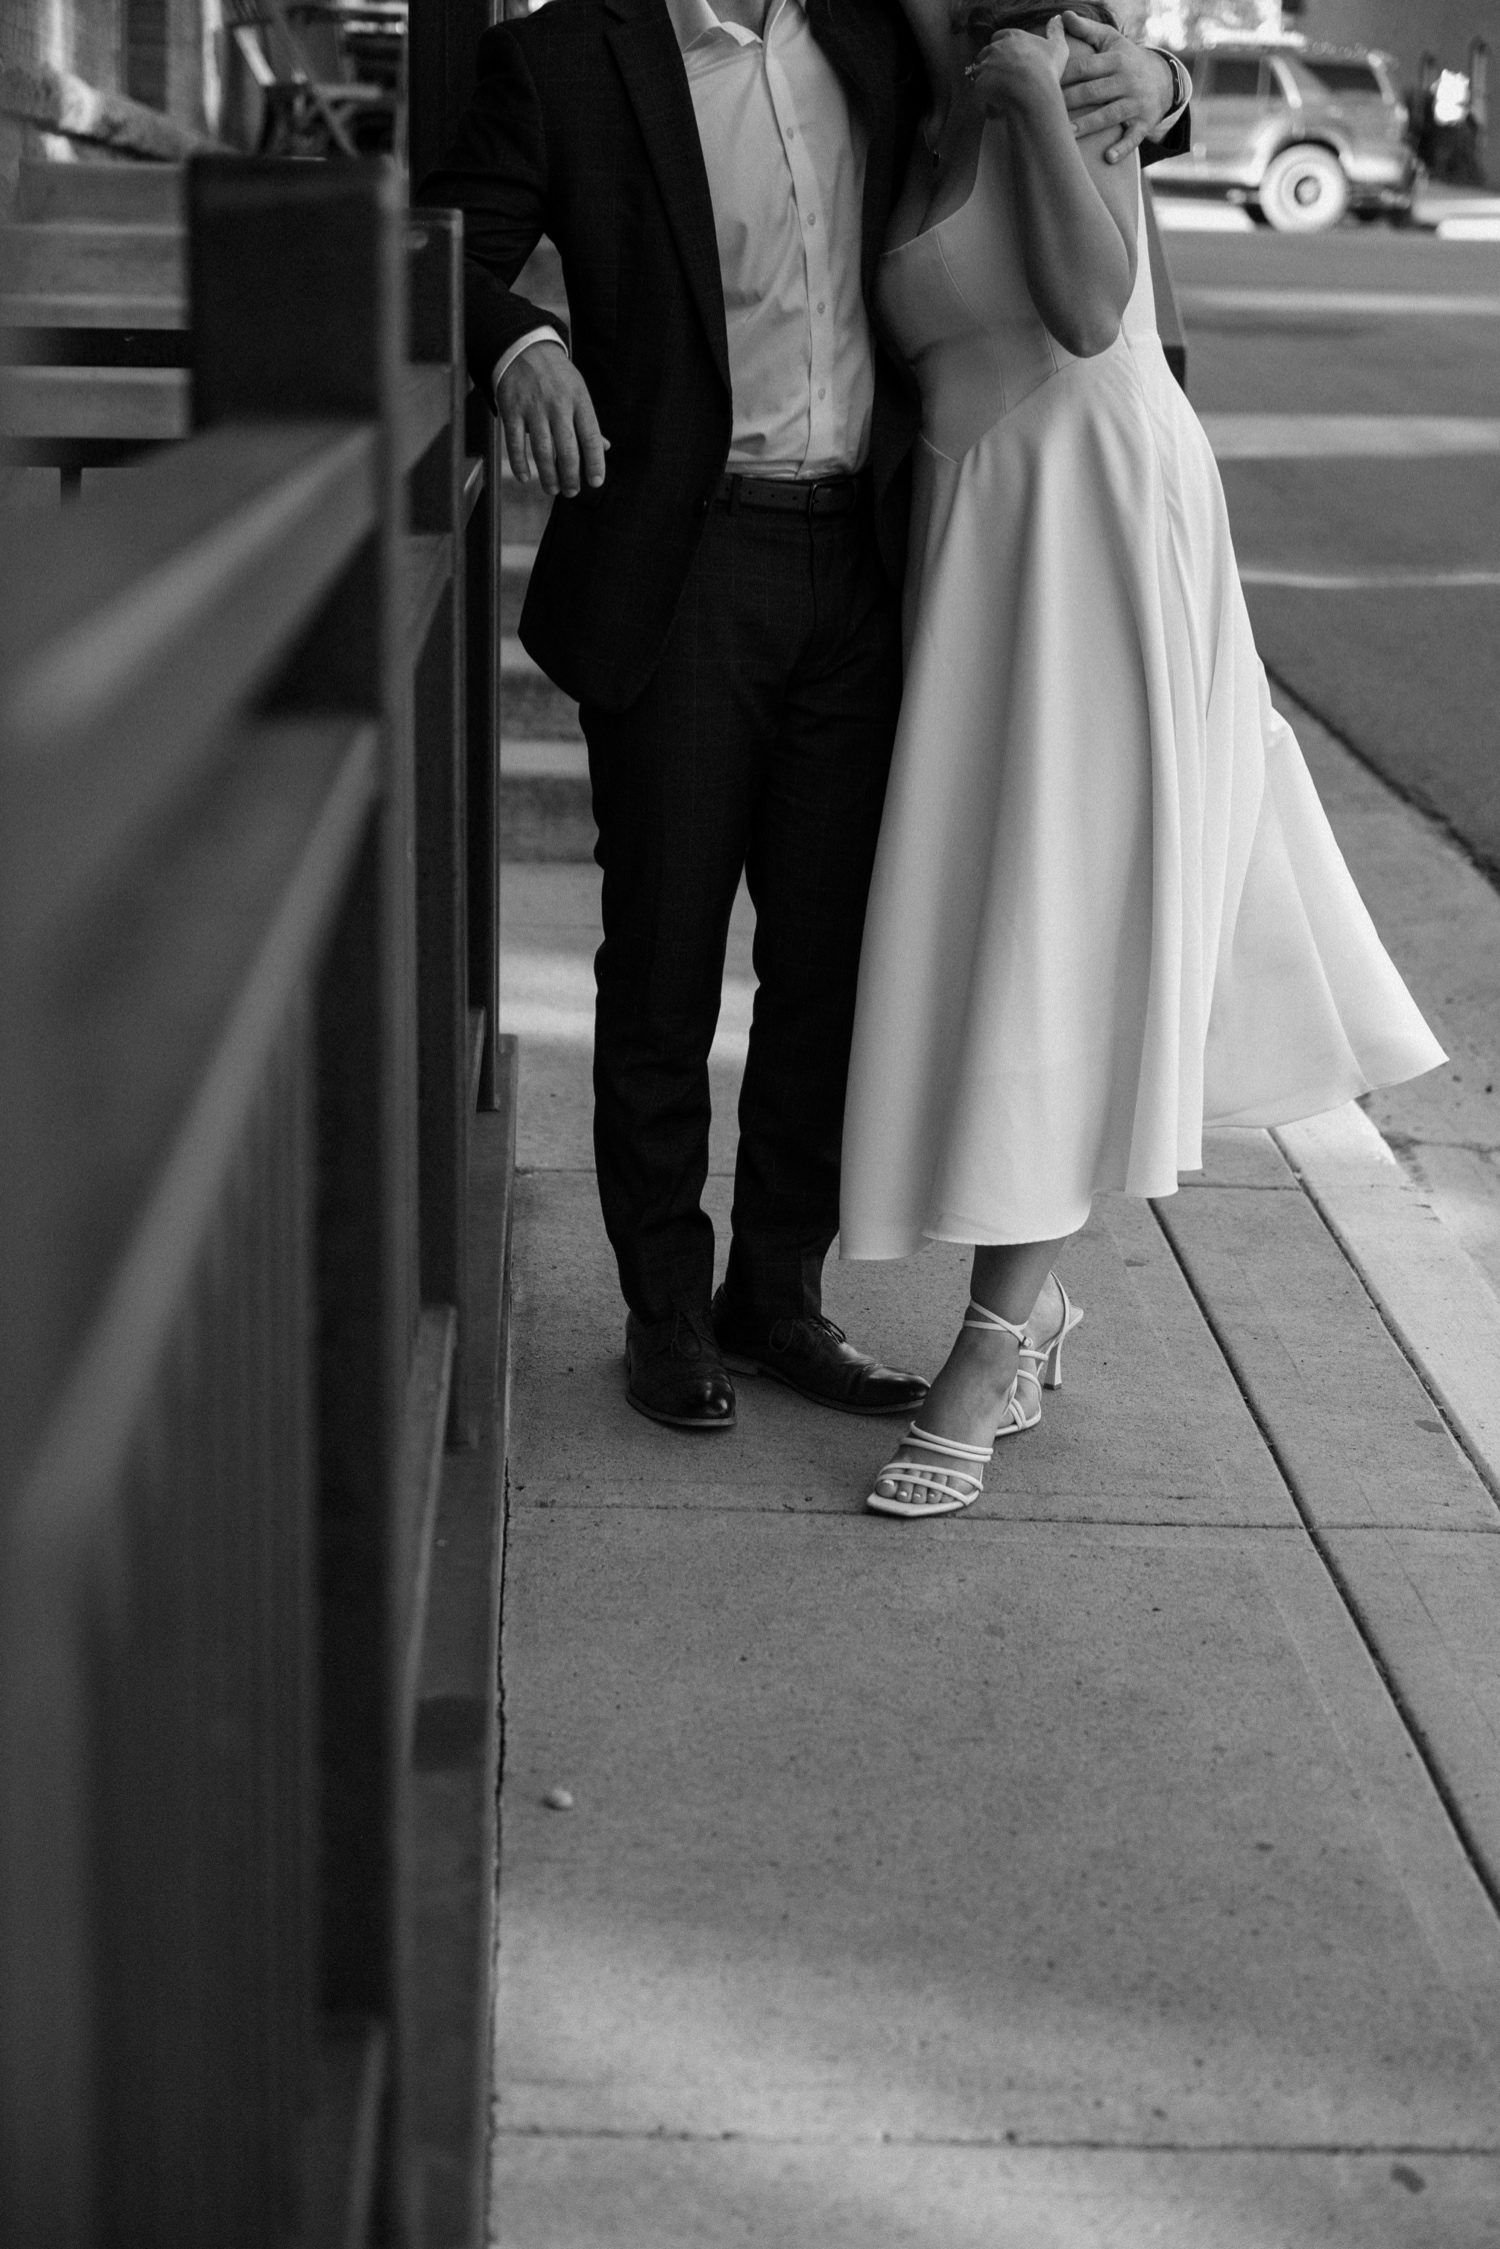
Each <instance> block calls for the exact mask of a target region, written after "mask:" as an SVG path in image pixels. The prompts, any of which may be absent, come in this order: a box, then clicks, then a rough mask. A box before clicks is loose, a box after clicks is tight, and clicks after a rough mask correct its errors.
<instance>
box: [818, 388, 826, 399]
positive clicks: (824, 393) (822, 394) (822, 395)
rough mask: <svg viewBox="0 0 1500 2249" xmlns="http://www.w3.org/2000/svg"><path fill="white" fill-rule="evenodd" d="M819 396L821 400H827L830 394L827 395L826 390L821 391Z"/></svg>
mask: <svg viewBox="0 0 1500 2249" xmlns="http://www.w3.org/2000/svg"><path fill="white" fill-rule="evenodd" d="M818 396H819V398H826V397H827V396H828V393H827V391H826V390H820V391H819V392H818Z"/></svg>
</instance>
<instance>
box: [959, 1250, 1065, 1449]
mask: <svg viewBox="0 0 1500 2249" xmlns="http://www.w3.org/2000/svg"><path fill="white" fill-rule="evenodd" d="M1047 1277H1048V1279H1049V1280H1053V1281H1057V1293H1058V1295H1059V1296H1060V1297H1061V1298H1062V1307H1063V1310H1062V1325H1061V1326H1060V1327H1059V1328H1058V1331H1057V1333H1056V1335H1054V1336H1053V1337H1052V1338H1051V1340H1050V1342H1047V1343H1033V1342H1032V1341H1031V1339H1030V1337H1029V1336H1028V1337H1027V1338H1026V1340H1025V1341H1024V1342H1023V1343H1022V1345H1021V1350H1020V1361H1021V1363H1020V1365H1019V1366H1018V1367H1017V1369H1016V1394H1015V1397H1014V1399H1013V1400H1012V1403H1011V1408H1010V1411H1009V1412H1008V1413H1007V1415H1006V1418H1005V1419H1004V1421H1002V1422H1001V1424H1000V1427H999V1428H998V1429H997V1430H996V1431H995V1435H996V1436H997V1437H1019V1436H1020V1435H1021V1433H1022V1431H1023V1430H1026V1429H1035V1428H1036V1427H1037V1426H1038V1424H1039V1423H1040V1421H1041V1418H1042V1392H1043V1390H1044V1389H1046V1390H1060V1389H1061V1388H1062V1355H1063V1345H1064V1344H1065V1343H1066V1342H1067V1340H1068V1337H1069V1336H1070V1335H1071V1334H1072V1333H1073V1330H1074V1329H1075V1328H1076V1327H1078V1326H1079V1325H1080V1324H1081V1323H1082V1320H1083V1314H1082V1312H1081V1311H1080V1310H1079V1308H1078V1306H1077V1305H1076V1304H1075V1303H1074V1302H1073V1299H1072V1298H1071V1297H1070V1296H1069V1294H1068V1292H1067V1290H1066V1289H1065V1288H1064V1287H1063V1285H1062V1282H1061V1281H1058V1280H1057V1275H1056V1274H1055V1273H1049V1274H1048V1276H1047ZM973 1309H974V1310H975V1311H982V1310H983V1309H984V1308H983V1306H982V1305H975V1306H974V1307H973ZM972 1324H973V1325H974V1326H976V1327H977V1326H978V1325H979V1324H980V1323H979V1322H978V1321H975V1322H973V1323H972ZM1000 1325H1001V1326H1004V1325H1005V1322H1003V1321H1002V1322H1001V1323H1000Z"/></svg>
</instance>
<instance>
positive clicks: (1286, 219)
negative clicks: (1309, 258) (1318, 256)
mask: <svg viewBox="0 0 1500 2249" xmlns="http://www.w3.org/2000/svg"><path fill="white" fill-rule="evenodd" d="M1348 202H1349V196H1348V190H1347V188H1346V187H1345V184H1344V177H1343V173H1342V171H1341V170H1340V169H1339V167H1338V165H1337V164H1336V163H1335V162H1334V161H1332V160H1329V161H1327V162H1324V161H1321V160H1320V159H1319V158H1317V157H1315V156H1306V157H1300V158H1297V159H1295V160H1294V161H1292V162H1289V163H1288V164H1286V165H1285V166H1284V167H1283V168H1281V169H1280V170H1279V171H1278V172H1276V173H1275V174H1274V176H1273V177H1272V178H1271V179H1270V180H1269V181H1268V182H1267V192H1266V194H1265V196H1264V198H1263V203H1264V208H1265V211H1266V216H1267V217H1268V218H1269V219H1270V221H1271V223H1272V225H1273V226H1276V227H1279V228H1281V229H1282V230H1283V231H1284V232H1287V233H1308V234H1311V233H1316V232H1317V231H1319V230H1320V229H1322V228H1325V227H1330V226H1335V225H1336V224H1337V223H1338V221H1339V220H1340V219H1341V218H1342V217H1343V215H1344V212H1345V210H1346V209H1347V208H1348Z"/></svg>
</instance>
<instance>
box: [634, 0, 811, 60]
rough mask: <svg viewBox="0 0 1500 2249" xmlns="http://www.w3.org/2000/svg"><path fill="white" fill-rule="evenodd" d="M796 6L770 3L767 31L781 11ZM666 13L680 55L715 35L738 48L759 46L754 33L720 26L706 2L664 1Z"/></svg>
mask: <svg viewBox="0 0 1500 2249" xmlns="http://www.w3.org/2000/svg"><path fill="white" fill-rule="evenodd" d="M797 5H798V0H771V4H770V6H769V7H768V8H767V10H766V17H767V22H766V29H767V30H768V31H769V30H770V28H771V24H772V23H773V22H774V21H775V19H776V17H777V16H779V15H780V14H781V13H782V11H783V9H785V8H794V7H796V6H797ZM667 14H668V15H669V16H670V17H671V19H672V29H673V31H674V32H675V33H676V35H677V44H678V46H679V47H680V48H681V49H682V51H683V53H684V54H686V53H687V51H688V49H689V48H690V47H696V46H697V44H698V42H699V40H700V39H711V38H713V37H714V36H715V35H717V36H719V37H721V38H725V39H732V40H733V41H734V43H735V45H736V46H739V47H753V46H758V45H759V44H760V42H759V40H758V39H757V38H756V36H755V33H754V32H753V31H747V30H746V29H745V27H744V25H743V24H739V23H721V22H720V21H719V18H718V17H717V16H716V15H715V14H714V11H713V9H712V8H711V7H710V5H709V0H667Z"/></svg>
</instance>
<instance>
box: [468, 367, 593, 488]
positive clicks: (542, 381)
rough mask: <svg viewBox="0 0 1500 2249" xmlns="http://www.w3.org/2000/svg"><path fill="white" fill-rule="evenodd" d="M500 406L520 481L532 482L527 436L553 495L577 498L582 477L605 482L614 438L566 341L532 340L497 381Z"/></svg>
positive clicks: (541, 476) (512, 462)
mask: <svg viewBox="0 0 1500 2249" xmlns="http://www.w3.org/2000/svg"><path fill="white" fill-rule="evenodd" d="M495 406H496V410H497V412H498V413H499V416H500V426H501V428H502V429H503V430H504V432H505V449H506V451H507V453H509V455H510V465H511V468H512V469H513V470H514V471H515V476H516V481H517V483H518V484H529V483H530V481H531V462H530V461H528V459H527V457H526V440H527V439H528V438H530V440H531V452H532V457H533V459H534V460H535V461H536V473H537V478H538V481H539V482H540V484H541V487H542V490H543V491H544V492H545V493H547V494H548V495H549V497H551V496H554V495H555V494H557V493H558V492H561V493H562V494H563V496H564V497H565V498H566V499H569V500H576V499H577V497H578V490H579V482H580V478H581V479H582V481H583V482H585V483H587V484H589V485H590V486H591V487H595V488H597V487H598V486H599V485H601V484H602V483H603V482H604V456H605V454H606V453H607V452H608V451H609V439H608V438H607V437H602V436H601V435H600V433H599V418H598V416H597V415H596V414H595V412H594V402H593V400H592V399H591V398H590V397H589V393H588V385H587V384H586V383H585V381H584V379H583V377H582V376H581V375H580V374H579V372H578V369H577V368H576V367H575V366H574V365H573V362H572V360H571V359H570V358H569V357H568V355H567V353H566V352H565V351H564V350H563V347H562V345H561V344H554V343H538V344H531V345H529V346H528V348H527V349H526V350H525V351H523V352H522V353H521V354H520V356H519V358H516V359H513V360H512V361H511V363H510V365H509V366H508V367H507V368H506V370H505V373H504V374H503V375H502V376H501V377H500V380H499V382H498V383H497V384H496V386H495Z"/></svg>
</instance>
